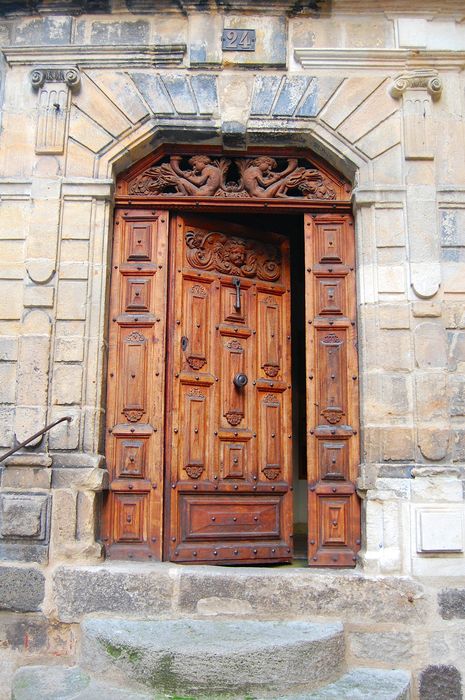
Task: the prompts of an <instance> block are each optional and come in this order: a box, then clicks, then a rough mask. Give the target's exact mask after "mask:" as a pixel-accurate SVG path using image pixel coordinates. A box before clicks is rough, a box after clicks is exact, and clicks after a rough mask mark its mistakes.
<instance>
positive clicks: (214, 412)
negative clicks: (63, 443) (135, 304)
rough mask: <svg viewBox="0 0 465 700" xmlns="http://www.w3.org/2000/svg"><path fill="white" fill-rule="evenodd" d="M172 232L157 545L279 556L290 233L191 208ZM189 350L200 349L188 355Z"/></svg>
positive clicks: (282, 552)
mask: <svg viewBox="0 0 465 700" xmlns="http://www.w3.org/2000/svg"><path fill="white" fill-rule="evenodd" d="M172 235H173V238H172V242H171V245H172V250H173V252H174V255H173V262H172V270H173V275H174V289H173V293H172V306H171V309H170V317H171V319H172V322H171V323H169V327H170V328H172V333H171V338H170V348H171V358H172V364H171V365H170V367H169V370H168V373H169V376H170V377H171V386H170V389H169V391H168V396H169V397H170V398H169V406H168V424H167V430H168V431H169V434H170V435H171V441H169V442H171V445H172V447H171V450H170V455H169V457H168V464H169V484H170V485H169V488H168V489H167V491H168V492H169V497H170V515H169V518H167V528H168V531H169V536H168V538H167V545H166V553H167V556H168V557H169V558H170V559H172V560H173V561H188V562H192V561H196V562H201V561H207V562H222V561H231V560H235V561H238V562H239V563H248V562H251V561H282V560H284V561H286V560H289V558H290V556H291V553H292V547H291V537H290V535H291V531H292V530H291V528H292V493H291V490H290V480H291V459H290V456H291V440H290V439H289V437H288V434H289V433H290V384H291V381H290V379H291V375H290V355H289V351H290V342H289V340H288V339H287V338H288V336H290V309H289V306H290V299H289V292H288V290H289V253H288V243H287V241H286V240H285V239H284V238H283V237H281V236H278V235H276V234H273V233H269V232H261V231H259V230H257V229H256V227H254V228H253V229H252V228H251V229H250V230H249V229H248V228H246V227H243V226H239V225H237V224H228V223H225V222H224V221H220V220H218V221H216V220H214V219H202V218H200V217H196V216H194V215H186V216H182V217H181V216H178V218H177V220H176V225H175V227H174V228H173V234H172ZM194 236H195V240H194ZM265 240H266V242H265ZM194 286H195V287H196V288H197V292H195V294H194V296H193V293H192V289H193V287H194ZM203 289H204V290H205V293H204V292H202V290H203ZM195 295H197V297H198V299H195V298H194V297H195ZM196 304H197V310H196V309H195V306H196ZM197 324H199V326H200V327H199V328H197ZM196 333H197V334H200V333H201V336H199V335H197V336H196ZM191 336H194V342H191V340H192V338H191ZM200 337H201V340H200V339H199V338H200ZM181 345H184V347H185V348H186V350H185V352H181V353H179V351H178V348H179V347H180V346H181ZM189 352H192V353H193V354H195V356H197V357H205V358H207V361H206V362H205V363H203V364H202V363H200V362H199V363H198V364H197V365H195V366H192V363H191V364H189V363H188V362H186V360H185V359H184V358H185V355H186V354H188V353H189ZM263 365H267V369H268V372H267V371H265V368H264V367H263ZM278 373H279V376H277V375H278ZM241 377H242V379H241ZM244 377H245V380H244ZM270 382H272V383H273V385H274V384H276V391H274V390H273V391H270V386H269V384H270ZM196 431H197V432H196Z"/></svg>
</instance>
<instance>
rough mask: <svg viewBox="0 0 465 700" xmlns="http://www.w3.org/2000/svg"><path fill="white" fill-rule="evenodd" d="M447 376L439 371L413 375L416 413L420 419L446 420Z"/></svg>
mask: <svg viewBox="0 0 465 700" xmlns="http://www.w3.org/2000/svg"><path fill="white" fill-rule="evenodd" d="M446 382H447V376H446V375H445V374H443V373H439V372H434V373H432V372H427V373H421V374H416V375H415V387H416V399H417V415H418V417H419V418H420V420H424V421H431V420H443V421H445V420H446V416H447V413H448V402H447V393H446Z"/></svg>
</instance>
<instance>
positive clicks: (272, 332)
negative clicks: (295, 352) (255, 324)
mask: <svg viewBox="0 0 465 700" xmlns="http://www.w3.org/2000/svg"><path fill="white" fill-rule="evenodd" d="M258 317H259V323H260V335H259V357H260V369H261V370H262V373H263V375H262V376H265V377H277V376H278V375H279V374H280V370H281V367H280V357H281V338H282V333H281V299H280V298H279V297H277V296H276V295H271V294H264V293H263V292H262V293H260V294H259V299H258Z"/></svg>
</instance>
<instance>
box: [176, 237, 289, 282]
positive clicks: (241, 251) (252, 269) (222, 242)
mask: <svg viewBox="0 0 465 700" xmlns="http://www.w3.org/2000/svg"><path fill="white" fill-rule="evenodd" d="M186 257H187V261H188V263H189V265H191V266H192V267H196V268H198V269H201V270H216V272H222V273H223V274H226V275H236V276H239V277H258V278H259V279H261V280H265V281H267V282H274V281H276V280H277V279H279V277H280V275H281V258H280V252H279V249H278V248H276V247H275V246H273V245H269V244H268V245H267V244H264V243H260V242H259V241H253V240H246V239H243V238H237V237H234V238H230V237H228V236H225V235H224V234H223V233H219V232H217V231H211V232H210V233H207V234H206V233H205V232H203V231H202V232H196V231H187V233H186Z"/></svg>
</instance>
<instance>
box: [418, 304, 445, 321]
mask: <svg viewBox="0 0 465 700" xmlns="http://www.w3.org/2000/svg"><path fill="white" fill-rule="evenodd" d="M412 314H413V316H414V317H415V318H438V317H439V316H440V315H441V305H440V304H439V303H437V302H434V301H416V302H414V303H413V304H412Z"/></svg>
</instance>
